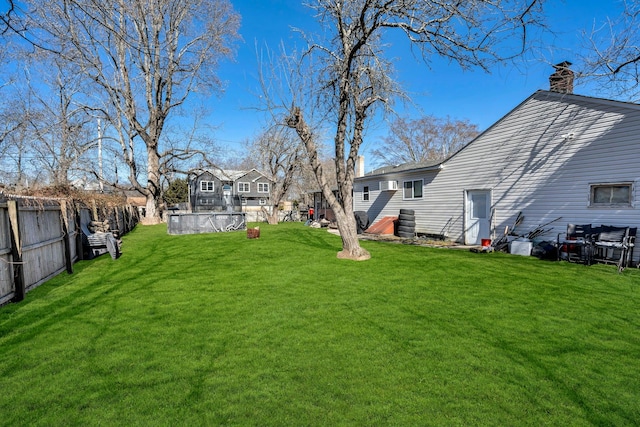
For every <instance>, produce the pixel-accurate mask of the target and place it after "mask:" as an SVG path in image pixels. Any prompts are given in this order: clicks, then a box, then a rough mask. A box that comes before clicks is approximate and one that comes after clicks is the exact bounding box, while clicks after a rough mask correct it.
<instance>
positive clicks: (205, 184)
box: [200, 181, 213, 192]
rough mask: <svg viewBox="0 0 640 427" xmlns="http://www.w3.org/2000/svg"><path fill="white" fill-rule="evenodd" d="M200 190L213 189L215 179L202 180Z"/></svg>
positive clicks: (208, 190)
mask: <svg viewBox="0 0 640 427" xmlns="http://www.w3.org/2000/svg"><path fill="white" fill-rule="evenodd" d="M200 191H203V192H211V191H213V181H200Z"/></svg>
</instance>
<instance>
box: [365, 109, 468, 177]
mask: <svg viewBox="0 0 640 427" xmlns="http://www.w3.org/2000/svg"><path fill="white" fill-rule="evenodd" d="M477 135H478V126H477V125H473V124H471V123H469V121H468V120H454V119H451V118H450V117H446V118H441V117H435V116H424V117H421V118H419V119H404V118H397V119H396V120H394V121H393V122H392V123H391V125H390V126H389V134H388V135H387V136H386V137H384V138H383V140H382V144H381V146H380V148H376V149H375V150H373V156H374V157H375V158H377V159H378V160H379V161H381V162H382V163H383V164H385V165H397V164H402V163H410V162H426V161H434V162H435V161H441V160H444V159H446V158H447V157H449V156H450V155H451V154H453V153H455V152H456V151H458V150H459V149H461V148H462V147H463V146H464V145H465V144H466V143H468V142H469V141H471V140H472V139H473V138H475V137H476V136H477Z"/></svg>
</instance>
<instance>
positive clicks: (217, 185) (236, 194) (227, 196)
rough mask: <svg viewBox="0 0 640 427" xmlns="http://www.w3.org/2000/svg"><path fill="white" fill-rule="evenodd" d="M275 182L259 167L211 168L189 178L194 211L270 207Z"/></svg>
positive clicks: (190, 200)
mask: <svg viewBox="0 0 640 427" xmlns="http://www.w3.org/2000/svg"><path fill="white" fill-rule="evenodd" d="M272 186H273V181H272V180H271V179H269V178H267V177H266V176H265V175H264V174H262V173H260V172H259V171H257V170H256V169H251V170H248V171H236V170H228V171H223V170H220V169H207V170H202V171H198V172H197V173H196V174H195V175H193V176H191V177H190V179H189V204H190V206H191V210H192V212H210V211H213V212H225V211H234V212H246V211H252V210H253V211H255V210H259V209H261V208H262V207H263V206H265V207H266V206H268V200H269V196H270V194H271V190H272Z"/></svg>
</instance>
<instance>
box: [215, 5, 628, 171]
mask: <svg viewBox="0 0 640 427" xmlns="http://www.w3.org/2000/svg"><path fill="white" fill-rule="evenodd" d="M232 3H233V5H234V7H235V9H236V11H238V13H240V15H241V16H242V25H241V28H240V33H241V36H242V38H243V40H242V41H241V42H240V43H239V45H238V50H237V54H236V59H235V61H234V62H232V63H231V62H227V63H224V64H223V65H222V66H221V68H220V77H221V78H222V79H223V80H224V81H225V82H226V91H225V93H224V95H223V96H221V97H218V98H212V99H211V100H210V103H209V108H210V109H211V112H212V115H211V119H212V122H213V123H212V124H213V125H216V126H217V127H218V130H217V131H216V134H215V137H216V139H217V140H218V141H219V142H220V145H221V146H224V147H227V150H232V149H239V145H240V143H241V142H242V141H244V140H246V139H249V138H251V137H252V136H254V135H256V134H257V133H258V132H259V131H260V127H261V125H262V124H263V123H264V122H263V120H262V117H263V116H262V114H261V113H258V112H257V111H254V110H252V109H251V107H254V106H256V104H257V102H256V99H255V96H254V93H255V92H256V88H257V80H256V75H257V70H258V65H257V60H256V54H255V45H256V42H257V43H258V44H260V45H264V44H266V45H268V46H269V47H270V48H273V49H276V48H277V45H278V43H280V42H281V41H282V42H284V43H285V45H293V44H294V43H296V42H298V45H300V42H299V39H297V36H296V35H295V34H294V33H293V32H292V31H291V27H292V26H294V27H298V28H301V29H308V28H312V27H313V25H314V19H313V16H312V11H311V10H310V9H308V8H306V7H304V6H303V5H302V1H300V0H298V1H296V0H269V1H264V0H232ZM545 9H546V11H547V15H548V16H549V26H550V27H551V29H552V30H553V31H554V33H555V35H553V36H549V37H548V38H547V39H545V46H547V48H546V50H545V51H543V52H541V53H539V54H538V55H536V57H535V58H531V59H530V60H529V61H528V62H527V63H526V64H523V65H519V66H518V67H517V68H515V67H513V66H510V65H504V66H499V67H497V68H496V69H493V70H491V73H490V74H487V73H485V72H483V71H480V70H477V71H462V70H461V69H460V68H459V67H458V66H457V65H451V64H448V63H446V62H444V61H442V60H438V59H437V58H434V61H433V62H432V63H431V64H430V66H427V65H425V64H424V62H418V61H416V60H415V59H413V58H411V57H410V56H409V55H407V57H406V58H400V59H401V60H400V61H399V62H398V63H397V64H396V67H397V72H398V76H397V77H398V80H399V81H400V82H401V83H402V84H403V87H404V89H405V90H407V91H408V92H409V93H410V94H411V95H412V98H413V101H414V103H415V104H417V106H416V108H413V109H409V110H406V111H404V113H405V114H406V115H407V116H411V117H418V116H420V115H421V114H432V115H435V116H441V117H444V116H450V117H452V118H456V119H467V120H469V121H470V122H471V123H475V124H477V125H478V126H479V128H480V129H481V130H484V129H486V128H487V127H489V126H490V125H492V124H493V123H494V122H496V121H497V120H498V119H500V118H501V117H502V116H504V115H505V114H506V113H508V112H509V111H510V110H511V109H513V108H514V107H516V106H517V105H518V104H519V103H520V102H522V101H523V100H524V99H525V98H527V97H528V96H529V95H531V94H532V93H533V92H535V91H536V90H538V89H548V85H549V83H548V77H549V75H550V74H551V73H552V72H553V68H552V67H551V66H550V65H549V64H555V63H559V62H562V61H564V60H569V61H571V62H576V60H577V58H576V52H577V51H578V50H579V49H580V48H581V45H582V43H581V38H580V32H581V30H590V29H591V28H592V27H593V25H594V24H602V23H603V22H604V20H605V19H606V18H607V16H609V17H612V18H613V17H615V16H617V15H618V14H619V12H620V11H621V3H620V2H619V1H617V0H548V1H547V4H546V6H545ZM575 93H578V94H584V95H597V94H596V93H594V92H592V91H590V90H589V89H588V88H587V87H584V86H580V83H579V82H576V88H575ZM384 134H386V128H385V125H384V123H379V124H378V126H376V130H375V131H374V132H371V133H370V134H369V137H368V138H367V140H366V142H365V144H364V145H363V150H364V152H365V155H366V152H367V151H369V150H371V149H372V148H374V147H375V145H376V144H377V143H378V142H379V139H380V137H381V136H382V135H384ZM368 168H369V167H367V169H368Z"/></svg>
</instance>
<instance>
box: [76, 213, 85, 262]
mask: <svg viewBox="0 0 640 427" xmlns="http://www.w3.org/2000/svg"><path fill="white" fill-rule="evenodd" d="M74 206H75V212H74V214H75V219H76V255H77V256H78V261H81V260H83V259H84V247H83V246H82V216H81V213H80V210H81V209H82V205H80V203H79V202H76V203H74Z"/></svg>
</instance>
